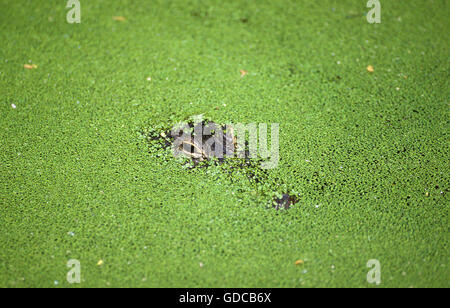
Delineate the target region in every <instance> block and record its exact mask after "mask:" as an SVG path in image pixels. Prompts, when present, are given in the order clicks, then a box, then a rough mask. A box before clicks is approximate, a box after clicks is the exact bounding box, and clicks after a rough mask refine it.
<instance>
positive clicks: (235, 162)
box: [141, 120, 299, 210]
mask: <svg viewBox="0 0 450 308" xmlns="http://www.w3.org/2000/svg"><path fill="white" fill-rule="evenodd" d="M187 125H188V128H189V129H190V130H191V131H192V132H194V131H195V129H196V128H200V127H198V126H201V129H202V130H203V129H204V128H205V127H207V126H208V125H217V127H218V128H221V129H222V131H223V132H224V134H223V140H222V142H221V143H219V144H218V145H216V144H213V145H212V146H211V149H209V150H208V151H203V150H199V149H202V148H203V147H200V146H199V145H198V144H196V141H195V139H194V137H193V136H189V137H182V135H181V134H180V135H178V136H173V135H172V131H171V129H168V128H167V127H165V128H164V127H156V128H153V129H144V130H142V131H141V135H142V136H143V137H144V138H145V139H146V140H147V142H148V143H149V152H150V153H155V152H158V151H161V150H162V151H164V152H166V153H168V152H169V151H170V153H172V155H173V153H174V151H175V152H176V151H177V150H178V151H180V152H181V151H183V153H184V154H185V157H186V158H185V159H184V160H183V163H184V164H185V165H184V166H185V167H186V169H188V170H196V169H202V168H209V167H211V166H221V167H222V170H223V171H224V172H225V173H226V174H228V175H229V179H230V181H231V182H234V175H235V172H239V173H241V174H242V173H243V174H244V175H245V176H246V177H247V179H248V181H249V182H250V184H251V185H253V186H255V187H258V186H260V185H261V186H262V185H264V184H266V183H267V182H268V181H269V171H268V170H267V169H263V168H261V163H262V162H263V161H264V160H262V159H260V158H250V153H249V150H248V149H249V144H248V141H245V149H239V148H238V145H237V140H236V137H235V136H234V134H233V131H231V132H230V131H227V127H226V125H218V124H216V123H214V122H212V121H206V120H203V121H202V122H199V123H197V124H194V123H193V122H192V121H189V122H187ZM213 136H214V134H212V135H211V137H213ZM183 138H185V139H184V140H183ZM177 139H178V140H179V141H178V144H179V145H180V146H179V148H178V149H176V148H175V147H174V143H175V141H176V140H177ZM180 140H181V142H180ZM185 144H187V145H188V147H187V148H188V149H189V150H188V151H186V147H185V146H184V145H185ZM230 144H231V145H232V147H230ZM183 146H184V147H183ZM216 146H219V147H220V151H221V152H222V154H223V155H221V156H223V157H222V158H217V157H215V156H214V154H215V153H216V152H215V151H216ZM227 147H228V148H227ZM242 151H244V153H245V155H244V158H235V157H227V155H226V154H227V152H228V153H230V152H235V153H242ZM158 156H159V155H158ZM275 182H276V183H282V182H283V181H281V180H278V179H277V180H276V181H275ZM280 196H281V198H280ZM298 202H299V197H298V195H295V194H288V193H284V194H282V195H278V197H273V198H272V199H271V202H270V203H271V205H272V206H269V208H275V209H276V210H288V209H290V208H291V207H292V206H293V205H294V204H296V203H298Z"/></svg>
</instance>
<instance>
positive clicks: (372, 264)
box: [367, 259, 381, 285]
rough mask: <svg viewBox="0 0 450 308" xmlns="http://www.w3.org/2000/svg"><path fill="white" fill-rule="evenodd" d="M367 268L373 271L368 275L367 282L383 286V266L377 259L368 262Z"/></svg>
mask: <svg viewBox="0 0 450 308" xmlns="http://www.w3.org/2000/svg"><path fill="white" fill-rule="evenodd" d="M367 267H368V268H371V270H370V271H369V272H368V273H367V282H368V283H371V284H373V283H375V284H376V285H380V284H381V264H380V261H378V260H377V259H371V260H369V261H367Z"/></svg>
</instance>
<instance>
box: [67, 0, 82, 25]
mask: <svg viewBox="0 0 450 308" xmlns="http://www.w3.org/2000/svg"><path fill="white" fill-rule="evenodd" d="M66 8H67V9H70V10H69V11H68V12H67V15H66V20H67V22H68V23H69V24H74V23H77V24H79V23H81V4H80V1H79V0H69V1H67V5H66Z"/></svg>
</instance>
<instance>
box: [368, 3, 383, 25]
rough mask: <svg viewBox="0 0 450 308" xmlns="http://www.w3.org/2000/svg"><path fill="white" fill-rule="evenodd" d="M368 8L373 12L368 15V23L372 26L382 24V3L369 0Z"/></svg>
mask: <svg viewBox="0 0 450 308" xmlns="http://www.w3.org/2000/svg"><path fill="white" fill-rule="evenodd" d="M367 7H368V8H371V10H370V11H369V12H368V13H367V22H368V23H370V24H375V23H376V24H379V23H381V3H380V1H379V0H369V1H368V2H367Z"/></svg>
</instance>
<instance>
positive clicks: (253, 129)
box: [171, 116, 280, 169]
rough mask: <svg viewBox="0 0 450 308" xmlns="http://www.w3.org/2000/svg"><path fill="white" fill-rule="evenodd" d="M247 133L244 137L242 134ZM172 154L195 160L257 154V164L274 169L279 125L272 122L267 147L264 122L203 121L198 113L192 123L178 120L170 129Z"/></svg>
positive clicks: (277, 151) (277, 158)
mask: <svg viewBox="0 0 450 308" xmlns="http://www.w3.org/2000/svg"><path fill="white" fill-rule="evenodd" d="M247 134H248V139H247V138H246V137H247ZM171 135H172V137H173V138H174V142H173V145H172V150H173V155H174V157H176V158H177V157H186V158H191V159H196V160H200V161H201V160H206V159H213V158H217V159H224V158H227V159H230V158H253V159H256V158H261V159H262V160H263V162H262V163H261V168H263V169H274V168H276V167H277V166H278V162H279V159H280V157H279V156H280V154H279V146H280V143H279V136H280V125H279V124H278V123H272V125H271V132H270V149H269V148H268V146H269V140H268V125H267V124H266V123H259V124H257V123H251V124H247V125H245V124H242V123H238V124H226V125H218V124H216V123H214V122H205V121H203V119H202V117H201V116H200V117H199V118H198V117H197V118H194V123H193V124H192V123H187V122H182V123H178V124H177V125H175V126H174V127H173V128H172V130H171Z"/></svg>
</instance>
